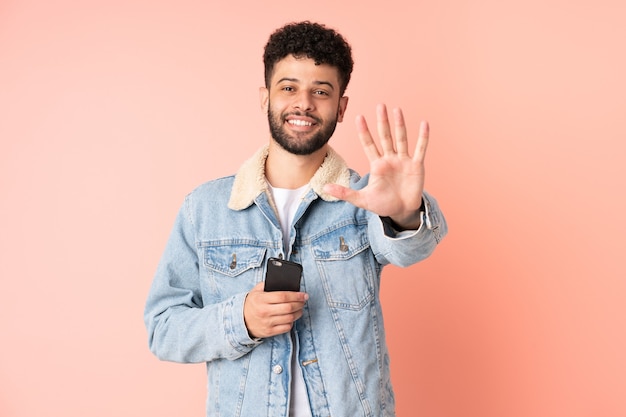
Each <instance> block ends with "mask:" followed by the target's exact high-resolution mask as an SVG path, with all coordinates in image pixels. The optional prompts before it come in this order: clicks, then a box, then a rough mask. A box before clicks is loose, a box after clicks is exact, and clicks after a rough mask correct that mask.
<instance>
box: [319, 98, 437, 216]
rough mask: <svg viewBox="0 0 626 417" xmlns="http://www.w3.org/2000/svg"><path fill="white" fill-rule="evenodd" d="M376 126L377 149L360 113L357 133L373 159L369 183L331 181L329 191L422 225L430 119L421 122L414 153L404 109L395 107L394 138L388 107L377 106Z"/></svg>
mask: <svg viewBox="0 0 626 417" xmlns="http://www.w3.org/2000/svg"><path fill="white" fill-rule="evenodd" d="M376 116H377V128H378V135H379V137H380V147H381V150H379V149H378V147H377V146H376V143H375V142H374V140H373V138H372V135H371V134H370V131H369V128H368V126H367V122H366V121H365V118H364V117H363V116H360V115H359V116H357V118H356V125H357V133H358V136H359V139H360V141H361V145H362V146H363V150H364V151H365V154H366V156H367V158H368V159H369V161H370V178H369V181H368V184H367V186H366V187H364V188H363V189H361V190H352V189H350V188H346V187H342V186H340V185H337V184H329V185H327V186H326V187H325V191H326V192H328V193H329V194H331V195H333V196H335V197H337V198H339V199H341V200H344V201H347V202H349V203H351V204H354V205H355V206H357V207H361V208H363V209H365V210H369V211H371V212H373V213H376V214H378V215H379V216H388V217H391V219H392V220H393V221H394V222H395V223H396V224H398V225H400V226H402V227H404V228H417V227H419V212H418V210H419V208H420V206H421V204H422V192H423V189H424V171H425V170H424V157H425V155H426V148H427V146H428V133H429V132H428V123H426V122H422V123H421V125H420V131H419V136H418V139H417V144H416V146H415V152H414V155H413V156H412V157H411V155H409V152H408V143H407V132H406V125H405V123H404V116H403V115H402V110H401V109H394V110H393V119H394V134H395V143H394V138H393V136H392V133H391V127H390V124H389V118H388V116H387V109H386V107H385V106H384V105H382V104H381V105H379V106H378V107H377V108H376Z"/></svg>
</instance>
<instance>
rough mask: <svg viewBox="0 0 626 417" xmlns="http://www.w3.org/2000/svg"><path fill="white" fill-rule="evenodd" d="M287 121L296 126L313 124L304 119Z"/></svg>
mask: <svg viewBox="0 0 626 417" xmlns="http://www.w3.org/2000/svg"><path fill="white" fill-rule="evenodd" d="M289 123H290V124H292V125H296V126H311V125H312V124H313V123H311V122H306V121H304V120H289Z"/></svg>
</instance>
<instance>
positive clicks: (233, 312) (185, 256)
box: [144, 197, 260, 363]
mask: <svg viewBox="0 0 626 417" xmlns="http://www.w3.org/2000/svg"><path fill="white" fill-rule="evenodd" d="M188 205H189V197H187V199H186V200H185V204H184V205H183V207H182V208H181V210H180V212H179V213H178V216H177V218H176V222H175V226H174V229H173V230H172V233H171V235H170V237H169V240H168V242H167V245H166V248H165V252H164V254H163V256H162V258H161V261H160V262H159V265H158V268H157V271H156V274H155V277H154V280H153V282H152V286H151V288H150V292H149V295H148V299H147V301H146V305H145V310H144V322H145V325H146V329H147V331H148V344H149V347H150V350H151V351H152V352H153V353H154V354H155V355H156V356H157V357H158V358H159V359H161V360H167V361H173V362H183V363H198V362H208V361H211V360H213V359H217V358H226V359H237V358H239V357H241V356H243V355H245V354H247V353H248V352H250V351H251V350H252V349H253V348H254V347H255V346H256V345H258V344H259V343H260V342H259V341H255V340H252V339H251V338H250V336H249V335H248V331H247V329H246V326H245V323H244V319H243V303H244V301H245V298H246V295H247V294H246V293H241V294H237V295H235V296H233V297H231V298H229V299H226V300H224V301H222V302H220V303H216V304H210V305H203V301H202V295H201V289H200V280H199V265H200V263H199V258H198V251H197V249H196V244H195V232H194V227H193V224H192V221H191V217H190V216H189V209H188Z"/></svg>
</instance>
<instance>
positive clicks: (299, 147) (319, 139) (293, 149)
mask: <svg viewBox="0 0 626 417" xmlns="http://www.w3.org/2000/svg"><path fill="white" fill-rule="evenodd" d="M290 115H295V116H306V117H310V118H312V119H314V120H315V123H317V124H318V125H320V126H321V129H320V130H319V131H317V133H315V134H313V135H312V136H311V137H310V138H308V139H307V138H306V136H307V135H309V134H308V133H301V134H296V135H295V136H290V135H289V134H288V133H287V132H286V131H285V127H284V124H285V123H286V122H285V118H286V117H287V116H290ZM338 117H339V110H337V115H335V118H334V119H332V120H329V121H328V122H326V123H325V124H324V123H323V121H322V120H321V119H319V118H317V117H314V116H311V115H310V114H308V113H303V112H293V113H285V114H282V115H277V114H275V113H274V112H273V111H272V108H271V106H269V110H268V112H267V120H268V122H269V126H270V133H271V135H272V138H274V140H275V141H276V143H278V144H279V145H280V147H281V148H283V149H284V150H286V151H287V152H289V153H292V154H294V155H310V154H312V153H314V152H315V151H318V150H320V149H321V148H323V147H324V145H326V144H327V143H328V141H329V140H330V137H331V136H332V135H333V133H334V132H335V128H336V127H337V119H338Z"/></svg>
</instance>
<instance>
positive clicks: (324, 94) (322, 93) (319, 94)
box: [313, 90, 329, 96]
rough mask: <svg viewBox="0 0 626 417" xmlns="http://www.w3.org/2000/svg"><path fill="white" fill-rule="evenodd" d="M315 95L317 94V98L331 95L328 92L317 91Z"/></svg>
mask: <svg viewBox="0 0 626 417" xmlns="http://www.w3.org/2000/svg"><path fill="white" fill-rule="evenodd" d="M313 94H315V95H316V96H327V95H329V94H328V92H327V91H324V90H315V91H314V92H313Z"/></svg>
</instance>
